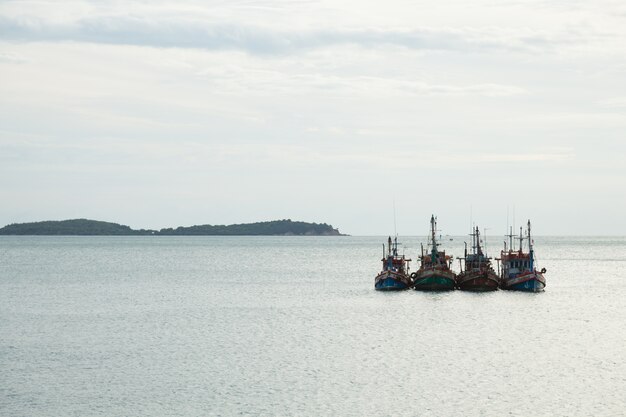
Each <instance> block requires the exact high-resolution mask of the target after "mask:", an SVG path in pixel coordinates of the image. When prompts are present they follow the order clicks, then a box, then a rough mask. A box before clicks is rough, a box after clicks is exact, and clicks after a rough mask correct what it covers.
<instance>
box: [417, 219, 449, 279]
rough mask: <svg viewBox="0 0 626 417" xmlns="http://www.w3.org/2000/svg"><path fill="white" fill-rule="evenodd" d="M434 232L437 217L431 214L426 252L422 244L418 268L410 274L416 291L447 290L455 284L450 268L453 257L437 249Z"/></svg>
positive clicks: (435, 230)
mask: <svg viewBox="0 0 626 417" xmlns="http://www.w3.org/2000/svg"><path fill="white" fill-rule="evenodd" d="M436 233H437V219H436V218H435V216H434V215H432V216H430V236H429V237H428V244H427V246H426V253H424V247H423V246H422V253H421V255H420V268H419V269H418V270H417V271H416V272H413V273H412V274H411V278H412V279H413V288H414V289H416V290H418V291H448V290H454V287H455V286H456V274H455V273H454V272H452V270H451V269H450V266H451V264H452V259H453V258H452V256H451V255H446V252H445V251H439V244H438V243H437V236H436Z"/></svg>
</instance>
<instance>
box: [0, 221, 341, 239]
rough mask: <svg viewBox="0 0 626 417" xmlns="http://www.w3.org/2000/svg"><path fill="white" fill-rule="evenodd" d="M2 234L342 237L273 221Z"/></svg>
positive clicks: (50, 228) (45, 225)
mask: <svg viewBox="0 0 626 417" xmlns="http://www.w3.org/2000/svg"><path fill="white" fill-rule="evenodd" d="M0 235H70V236H94V235H99V236H141V235H144V236H145V235H158V236H169V235H176V236H342V234H341V233H339V230H338V229H334V228H333V227H332V226H331V225H329V224H326V223H307V222H299V221H291V220H290V219H287V220H274V221H268V222H259V223H246V224H231V225H228V226H223V225H215V226H212V225H210V224H206V225H199V226H190V227H177V228H176V229H172V228H166V229H161V230H146V229H140V230H133V229H131V228H130V227H128V226H124V225H121V224H117V223H110V222H102V221H97V220H87V219H74V220H61V221H43V222H34V223H14V224H10V225H8V226H5V227H3V228H1V229H0Z"/></svg>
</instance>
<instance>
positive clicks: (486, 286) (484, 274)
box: [457, 271, 500, 292]
mask: <svg viewBox="0 0 626 417" xmlns="http://www.w3.org/2000/svg"><path fill="white" fill-rule="evenodd" d="M499 286H500V282H499V279H498V276H497V275H496V273H495V272H492V271H477V272H474V271H470V272H468V273H462V274H459V276H458V277H457V287H458V289H460V290H463V291H476V292H484V291H495V290H497V289H498V287H499Z"/></svg>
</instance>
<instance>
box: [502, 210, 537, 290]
mask: <svg viewBox="0 0 626 417" xmlns="http://www.w3.org/2000/svg"><path fill="white" fill-rule="evenodd" d="M507 237H508V238H509V246H508V250H507V244H506V241H505V242H504V250H503V251H501V252H500V259H498V261H500V262H502V270H501V271H500V288H502V289H504V290H515V291H528V292H539V291H543V290H544V288H545V286H546V279H545V277H544V276H543V274H545V273H546V269H545V268H542V269H541V270H540V271H538V270H537V265H536V261H535V252H534V249H533V240H532V238H531V235H530V220H528V224H527V230H526V237H524V236H523V235H522V228H521V227H520V228H519V237H518V238H517V239H518V240H519V249H518V250H513V230H512V228H511V232H510V233H509V234H508V235H507ZM524 240H526V241H528V252H524V250H523V242H524Z"/></svg>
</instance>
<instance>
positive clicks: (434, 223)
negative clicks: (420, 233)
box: [430, 214, 438, 263]
mask: <svg viewBox="0 0 626 417" xmlns="http://www.w3.org/2000/svg"><path fill="white" fill-rule="evenodd" d="M436 229H437V220H436V219H435V216H434V215H432V214H431V216H430V230H431V240H432V249H431V251H430V261H431V262H432V263H435V259H436V258H437V255H438V250H437V240H436V236H435V233H436Z"/></svg>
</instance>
